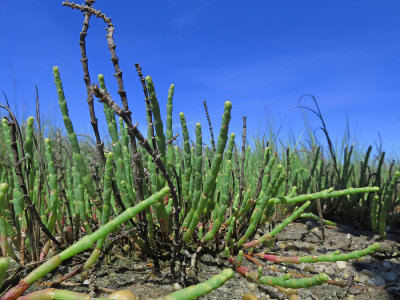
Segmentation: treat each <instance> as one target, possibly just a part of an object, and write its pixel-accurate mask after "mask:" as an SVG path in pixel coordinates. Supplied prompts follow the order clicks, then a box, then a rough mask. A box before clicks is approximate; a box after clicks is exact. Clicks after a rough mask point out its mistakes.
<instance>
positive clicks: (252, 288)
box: [247, 282, 258, 291]
mask: <svg viewBox="0 0 400 300" xmlns="http://www.w3.org/2000/svg"><path fill="white" fill-rule="evenodd" d="M247 288H248V289H249V290H251V291H254V290H256V289H257V288H258V284H257V283H254V282H249V283H248V284H247Z"/></svg>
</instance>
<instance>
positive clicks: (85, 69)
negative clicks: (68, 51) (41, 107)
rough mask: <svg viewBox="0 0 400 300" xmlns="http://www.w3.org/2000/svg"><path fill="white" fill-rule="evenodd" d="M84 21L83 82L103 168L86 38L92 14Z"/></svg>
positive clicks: (81, 37)
mask: <svg viewBox="0 0 400 300" xmlns="http://www.w3.org/2000/svg"><path fill="white" fill-rule="evenodd" d="M92 2H94V1H86V5H87V7H90V6H91V5H92ZM83 15H84V17H85V18H84V21H83V26H82V31H81V33H80V34H79V46H80V49H81V63H82V68H83V74H84V75H83V81H84V82H85V85H86V96H87V98H86V100H87V103H88V106H89V113H90V123H91V124H92V128H93V132H94V135H95V137H96V146H97V150H98V152H99V155H100V158H101V161H102V164H103V166H104V165H105V163H106V157H105V155H104V144H103V142H102V141H101V138H100V133H99V128H98V125H97V118H96V114H95V112H94V106H93V94H92V92H91V89H90V84H91V79H90V74H89V66H88V58H87V56H86V36H87V31H88V29H89V21H90V15H91V14H90V12H85V13H84V14H83Z"/></svg>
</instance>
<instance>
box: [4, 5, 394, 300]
mask: <svg viewBox="0 0 400 300" xmlns="http://www.w3.org/2000/svg"><path fill="white" fill-rule="evenodd" d="M94 2H95V1H94V0H91V1H90V0H87V1H85V4H84V5H78V4H75V3H72V2H64V3H63V5H65V6H68V7H71V8H73V9H79V10H80V11H81V12H83V15H84V22H83V29H82V32H81V34H80V47H81V54H82V59H81V63H82V67H83V70H84V82H85V85H86V90H87V103H88V106H89V111H90V120H91V124H92V127H93V131H94V136H95V139H96V141H95V144H93V143H92V144H90V143H86V144H83V143H79V141H78V138H77V134H76V132H75V130H74V127H73V124H72V122H71V120H70V117H69V114H68V107H67V101H66V99H65V96H64V90H63V86H62V82H61V76H60V70H59V69H58V68H57V67H54V69H53V74H54V80H55V85H56V88H57V94H58V101H59V106H60V109H61V113H62V117H63V121H64V125H65V128H66V130H67V133H68V137H67V139H64V138H63V137H62V136H61V135H60V133H59V132H58V133H57V134H55V135H53V136H49V137H47V138H44V137H43V136H42V130H41V124H40V114H39V110H37V117H36V124H37V129H35V126H34V118H33V117H30V118H28V120H27V122H26V124H25V126H23V128H22V129H21V128H20V126H19V125H18V123H17V121H16V119H15V117H14V116H13V114H12V112H11V111H10V110H9V108H8V107H7V106H4V105H2V106H1V107H3V108H5V109H6V110H7V111H8V114H9V116H8V117H5V118H3V119H2V127H1V132H0V133H1V136H2V141H3V142H2V143H1V144H0V150H1V152H0V155H1V157H2V160H1V163H0V182H1V184H0V247H1V251H2V256H3V257H2V258H1V259H0V286H1V285H2V286H3V287H2V291H3V292H5V293H4V294H3V296H2V297H1V299H16V298H17V297H19V296H21V295H22V294H23V293H24V292H25V291H26V290H27V289H28V288H29V287H30V286H31V285H32V284H33V283H34V282H36V281H38V280H40V279H41V278H43V277H44V276H45V275H46V274H48V273H49V272H51V271H52V270H54V269H55V268H57V267H58V266H59V265H60V264H62V263H63V262H65V261H66V260H68V259H70V258H71V257H73V256H75V255H77V254H79V253H82V252H83V251H86V250H89V249H90V250H91V251H92V254H91V255H90V257H89V258H88V259H87V261H86V263H85V264H84V265H82V266H81V267H79V268H78V269H76V270H75V271H73V272H72V273H70V274H67V275H65V276H64V277H63V278H61V279H59V280H58V281H57V282H58V283H60V282H62V281H63V280H65V279H67V278H69V277H71V276H74V275H76V274H78V273H80V272H82V271H84V270H87V269H89V268H90V267H91V266H93V264H95V263H96V261H97V260H98V259H99V257H101V255H102V254H104V255H107V246H108V244H109V242H108V241H107V240H106V238H107V236H109V235H112V234H114V235H117V234H129V237H130V239H129V241H130V243H131V246H132V247H134V248H135V249H137V251H138V252H139V253H140V255H142V256H143V257H144V258H149V259H151V260H152V261H153V264H154V268H155V269H159V268H160V267H161V265H162V264H165V263H169V264H170V273H171V276H172V277H173V278H175V279H176V280H177V281H179V282H180V283H182V284H183V285H187V283H188V278H187V265H186V262H187V261H188V260H191V261H192V265H196V258H198V257H199V256H200V255H201V254H202V253H205V252H212V253H214V254H215V255H219V256H220V257H223V258H224V259H226V260H228V261H229V262H230V263H231V265H232V269H233V270H236V271H237V272H238V273H240V274H242V275H243V276H244V277H246V278H247V279H249V280H251V281H255V282H258V283H262V284H265V285H272V286H280V287H283V288H308V287H312V286H315V285H318V284H321V283H323V282H326V281H327V280H328V275H326V274H323V273H322V274H318V275H315V276H313V277H308V278H301V279H299V278H291V276H290V275H285V276H281V277H272V276H264V275H263V270H262V269H260V268H259V269H258V270H256V271H254V270H251V269H250V268H248V267H245V266H242V258H243V256H248V257H251V256H259V257H261V258H263V259H267V260H270V261H273V262H277V263H279V262H290V263H300V262H307V263H313V262H318V261H328V262H334V261H343V260H349V259H356V258H359V257H362V256H365V255H369V254H372V253H374V252H375V251H377V250H378V249H379V247H380V246H379V244H378V243H375V244H373V245H371V246H369V247H367V248H366V249H360V250H357V251H353V252H350V253H339V252H334V253H332V254H327V255H321V256H305V257H280V256H276V255H269V254H265V253H263V251H265V247H266V245H267V242H268V241H269V240H271V239H272V238H273V237H275V236H276V235H277V234H278V233H279V232H280V231H282V229H283V228H284V227H285V226H287V225H288V224H289V223H291V222H292V221H294V220H295V219H297V218H301V217H304V218H306V217H309V218H315V219H317V220H319V221H321V222H322V223H326V224H328V225H330V226H332V225H335V224H334V223H332V222H330V223H329V221H328V220H323V219H322V215H323V214H324V213H326V212H330V211H339V212H341V211H344V210H346V209H348V208H351V209H353V210H355V211H356V212H357V216H358V217H359V219H369V220H370V222H371V226H372V228H373V229H374V230H377V231H379V233H380V234H381V236H382V237H384V236H385V233H386V230H385V229H386V225H387V224H388V222H389V223H390V221H391V218H394V214H393V213H392V209H393V207H395V206H396V205H398V200H394V199H397V197H396V195H397V194H396V191H397V189H396V183H397V181H398V180H399V177H400V173H399V172H395V173H394V175H393V174H392V173H393V172H392V169H393V165H391V167H390V168H389V170H386V171H385V172H384V171H383V165H384V153H381V154H380V156H379V157H378V166H377V171H376V172H375V173H372V171H371V166H373V165H374V164H370V163H369V156H370V153H371V147H370V148H369V149H368V151H367V153H366V155H365V158H364V159H363V160H359V161H357V162H354V160H352V151H353V149H352V148H351V147H350V148H345V150H344V163H343V164H341V163H340V162H339V161H338V159H337V158H336V154H335V152H334V151H333V149H332V148H330V155H331V160H328V159H327V158H325V157H323V151H322V150H321V148H320V147H316V146H315V145H313V146H312V147H311V149H309V150H308V151H307V153H306V154H305V152H303V151H298V149H297V148H296V146H295V147H293V148H292V149H290V148H287V149H286V148H285V149H284V152H283V153H282V154H279V151H280V149H278V147H277V146H276V145H275V144H274V143H273V141H270V142H269V143H266V144H264V141H263V142H258V143H256V146H255V147H253V148H251V147H249V146H247V144H248V143H247V142H246V118H245V117H244V118H243V135H242V147H241V151H239V150H238V148H239V146H238V144H239V143H237V142H235V134H231V135H229V134H228V132H229V123H230V119H231V109H232V104H231V103H230V102H229V101H228V102H226V103H225V105H224V113H223V116H222V124H221V128H220V131H219V135H218V139H217V140H216V141H214V135H213V129H212V125H211V121H210V117H209V114H208V110H207V106H206V103H204V105H205V108H206V113H207V118H208V123H209V130H210V135H211V141H210V143H211V147H208V146H203V145H204V143H203V142H204V141H203V139H202V128H201V125H200V123H197V124H196V128H195V143H191V139H190V133H189V132H190V131H189V129H188V127H187V125H186V119H185V115H184V114H183V113H180V115H179V116H180V123H181V127H182V132H181V133H180V135H181V137H182V140H183V147H181V148H179V147H178V146H175V145H174V141H175V139H176V138H177V135H175V136H174V134H173V131H172V122H173V119H172V110H173V94H174V85H171V87H170V89H169V92H168V99H167V116H166V122H165V123H164V122H163V120H162V119H163V118H162V116H161V113H160V105H159V101H158V97H157V95H156V92H155V86H154V83H153V80H152V78H151V77H150V76H147V77H145V78H144V76H143V75H142V72H141V67H140V65H139V64H136V68H137V72H138V75H139V79H140V81H141V83H142V86H143V91H144V98H145V103H146V117H147V125H148V127H147V132H146V135H145V136H146V137H145V136H144V135H143V134H142V133H141V132H140V130H139V129H138V126H137V124H133V122H132V117H131V111H130V109H129V105H128V99H127V94H126V92H125V90H124V84H123V78H122V71H121V70H120V67H119V63H118V57H117V55H116V46H115V43H114V39H113V32H114V25H113V24H112V23H111V19H110V18H108V17H107V16H105V15H104V14H103V13H102V12H100V11H99V10H96V9H94V8H93V7H92V5H93V3H94ZM93 15H94V16H96V17H98V18H101V19H102V20H103V21H104V22H105V23H106V24H107V35H106V37H107V42H108V46H109V49H110V53H111V62H112V64H113V66H114V69H115V74H114V75H115V78H116V81H117V85H118V88H119V89H118V94H119V96H120V100H121V103H122V106H119V105H118V104H117V102H116V101H115V100H114V99H112V97H111V96H110V94H109V93H108V92H107V89H106V84H105V79H104V76H103V75H99V76H98V84H94V83H93V82H92V79H91V77H90V74H89V67H88V60H87V57H86V44H85V38H86V35H87V30H88V27H89V21H90V17H91V16H93ZM94 98H97V99H98V100H99V101H100V102H102V103H103V110H104V114H105V116H106V120H107V125H108V132H109V134H110V137H111V140H112V143H111V145H106V146H105V145H104V144H103V142H102V139H101V137H100V134H99V131H98V125H97V119H96V114H95V110H94V105H93V102H94ZM37 108H38V102H37ZM318 113H319V115H320V116H321V114H320V112H319V109H318ZM116 116H118V117H119V118H118V119H116ZM321 121H323V119H322V116H321ZM324 128H325V129H326V127H325V124H324ZM325 133H326V136H327V138H328V142H329V145H330V146H331V143H330V139H329V135H328V134H327V131H326V130H325ZM328 166H329V167H328ZM332 166H333V167H332ZM371 174H374V175H371ZM382 174H384V175H382ZM372 177H373V180H372ZM321 200H324V206H323V207H321V204H320V201H321ZM296 205H298V206H296ZM307 210H308V211H309V212H306V211H307ZM312 210H314V211H317V212H318V214H319V215H318V216H317V215H315V214H312ZM368 215H369V216H370V218H368ZM278 221H279V222H278ZM265 224H270V225H271V224H274V225H275V226H274V227H273V229H272V230H271V231H270V232H268V233H266V234H264V235H263V236H261V237H260V238H258V239H255V238H254V237H255V234H256V231H257V230H258V229H263V228H264V225H265ZM363 225H365V224H363ZM245 252H246V253H245ZM56 253H57V254H56ZM44 259H47V260H46V262H44V263H43V264H41V265H40V266H39V267H37V268H36V269H33V270H32V271H31V272H30V273H29V274H28V275H27V276H26V277H25V278H23V279H22V280H21V281H20V282H19V283H18V284H16V285H14V284H13V283H12V280H4V279H5V278H6V277H7V270H8V268H9V263H10V260H14V261H15V262H17V263H18V264H20V265H21V266H27V264H30V263H32V262H38V261H40V260H44ZM232 269H226V270H223V271H222V272H221V273H220V274H219V275H216V276H215V277H213V278H210V279H209V280H208V281H206V282H203V283H199V284H197V285H195V286H191V287H187V288H185V289H182V290H180V291H177V292H175V293H173V294H171V295H168V296H165V297H163V298H162V299H197V297H199V296H201V295H204V294H206V293H208V292H210V291H211V290H213V289H216V288H218V287H220V286H221V285H223V284H224V283H225V282H226V281H227V280H229V279H230V278H232V277H233V276H234V272H233V270H232ZM115 297H117V296H115ZM39 298H40V299H90V296H89V295H83V294H79V293H74V292H69V291H63V290H56V289H44V290H41V291H37V292H33V293H31V294H28V295H25V296H23V297H22V299H39ZM110 298H111V299H113V296H112V295H111V296H110ZM110 298H108V299H110ZM116 299H119V298H116Z"/></svg>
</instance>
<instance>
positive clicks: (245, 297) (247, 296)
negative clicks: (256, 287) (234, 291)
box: [243, 294, 258, 300]
mask: <svg viewBox="0 0 400 300" xmlns="http://www.w3.org/2000/svg"><path fill="white" fill-rule="evenodd" d="M243 300H258V298H257V297H256V296H254V295H253V294H244V295H243Z"/></svg>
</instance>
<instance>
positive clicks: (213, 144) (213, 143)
mask: <svg viewBox="0 0 400 300" xmlns="http://www.w3.org/2000/svg"><path fill="white" fill-rule="evenodd" d="M203 104H204V110H205V111H206V117H207V122H208V127H209V128H210V135H211V145H212V147H213V150H214V152H215V151H217V150H216V148H215V140H214V134H213V129H212V126H211V119H210V115H209V114H208V108H207V102H206V101H205V100H204V101H203Z"/></svg>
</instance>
